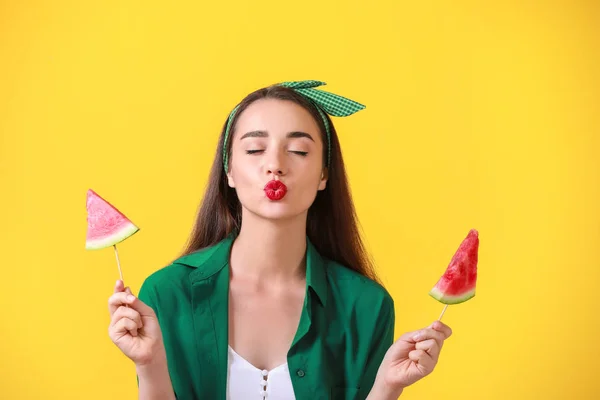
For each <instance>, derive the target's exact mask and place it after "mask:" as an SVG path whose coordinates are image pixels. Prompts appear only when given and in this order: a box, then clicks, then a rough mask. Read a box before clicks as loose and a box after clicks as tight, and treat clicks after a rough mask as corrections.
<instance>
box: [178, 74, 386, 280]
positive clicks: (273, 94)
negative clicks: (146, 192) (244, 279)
mask: <svg viewBox="0 0 600 400" xmlns="http://www.w3.org/2000/svg"><path fill="white" fill-rule="evenodd" d="M265 98H270V99H279V100H285V101H293V102H294V103H296V104H298V105H300V106H301V107H303V108H305V109H306V110H307V111H308V112H309V113H310V114H311V115H312V116H313V118H314V120H315V121H316V122H317V124H318V125H319V130H320V131H321V135H322V136H321V137H322V139H323V144H324V145H323V160H324V162H325V160H326V156H327V138H326V133H325V132H326V131H325V126H324V125H323V120H322V119H321V117H320V114H319V113H318V111H317V110H316V109H315V106H314V105H313V104H312V103H311V102H309V101H308V100H306V99H305V98H304V97H303V96H301V95H300V94H298V93H297V92H295V91H294V90H292V89H289V88H285V87H282V86H277V85H275V86H270V87H267V88H263V89H259V90H257V91H255V92H252V93H250V94H249V95H248V96H246V98H244V99H243V100H242V101H241V102H240V104H239V108H238V110H237V112H236V114H235V116H234V118H233V121H232V123H231V132H230V138H229V139H228V144H227V151H228V154H230V153H231V143H232V142H233V140H232V139H233V135H234V132H235V126H236V121H237V119H238V117H239V115H240V114H241V113H242V112H243V111H244V110H245V109H246V108H247V107H248V106H249V105H250V104H252V103H253V102H254V101H256V100H259V99H265ZM326 117H327V119H328V122H329V127H330V133H331V159H330V165H329V167H328V181H327V186H326V188H325V189H324V190H321V191H319V192H318V193H317V196H316V198H315V201H314V202H313V204H312V205H311V207H310V208H309V210H308V217H307V219H308V220H307V225H306V231H307V232H306V233H307V236H308V238H309V240H310V241H311V242H312V243H313V245H314V246H315V247H316V249H317V251H318V252H319V253H320V254H321V255H322V256H324V257H325V258H328V259H330V260H333V261H336V262H338V263H340V264H342V265H344V266H345V267H347V268H350V269H352V270H354V271H357V272H359V273H360V274H362V275H364V276H366V277H368V278H370V279H372V280H374V281H376V282H379V279H378V277H377V275H376V273H375V270H374V268H373V262H372V260H371V259H370V257H369V255H368V253H367V251H366V249H365V246H364V244H363V241H362V239H361V236H360V232H359V227H358V218H357V215H356V211H355V208H354V203H353V202H352V196H351V194H350V188H349V185H348V179H347V177H346V169H345V167H344V160H343V158H342V152H341V149H340V143H339V140H338V136H337V132H336V130H335V127H334V126H333V123H332V122H331V119H330V118H329V116H326ZM226 126H227V121H225V123H224V125H223V129H222V131H221V136H220V138H219V145H218V146H217V151H216V154H215V158H214V161H213V164H212V168H211V171H210V176H209V179H208V183H207V187H206V192H205V194H204V197H203V200H202V203H201V205H200V208H199V210H198V214H197V217H196V221H195V224H194V227H193V229H192V233H191V235H190V237H189V240H188V242H187V245H186V247H185V250H184V251H183V254H182V255H187V254H190V253H193V252H195V251H198V250H200V249H203V248H206V247H209V246H212V245H214V244H216V243H218V242H220V241H221V240H223V239H225V238H226V237H227V236H229V235H230V234H231V233H237V232H239V229H240V226H241V222H242V207H241V204H240V201H239V200H238V197H237V194H236V192H235V189H232V188H231V187H229V185H228V183H227V173H226V171H225V168H224V166H223V138H224V135H225V128H226Z"/></svg>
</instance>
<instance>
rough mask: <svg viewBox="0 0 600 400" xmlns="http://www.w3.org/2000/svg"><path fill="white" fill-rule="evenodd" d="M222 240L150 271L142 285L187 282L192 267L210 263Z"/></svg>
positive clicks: (155, 285) (152, 286) (148, 286)
mask: <svg viewBox="0 0 600 400" xmlns="http://www.w3.org/2000/svg"><path fill="white" fill-rule="evenodd" d="M222 245H223V242H219V243H216V244H214V245H212V246H208V247H205V248H202V249H199V250H196V251H194V252H192V253H189V254H185V255H182V256H179V257H178V258H176V259H174V260H173V261H171V262H169V263H168V264H167V265H165V266H163V267H161V268H159V269H157V270H155V271H153V272H151V273H150V274H149V275H148V276H147V277H146V278H145V279H144V282H143V284H142V287H146V288H155V287H159V286H160V287H165V286H169V285H172V284H178V283H182V282H188V281H189V276H190V273H191V272H192V270H193V269H196V268H199V267H203V266H206V265H207V264H210V263H211V258H212V256H213V255H214V254H215V252H217V250H219V248H221V247H222Z"/></svg>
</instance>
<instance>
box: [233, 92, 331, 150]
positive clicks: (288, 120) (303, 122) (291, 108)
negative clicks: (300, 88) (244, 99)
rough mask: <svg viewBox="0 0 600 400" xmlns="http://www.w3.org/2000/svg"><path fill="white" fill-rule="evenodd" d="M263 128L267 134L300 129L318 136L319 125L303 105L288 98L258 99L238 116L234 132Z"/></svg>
mask: <svg viewBox="0 0 600 400" xmlns="http://www.w3.org/2000/svg"><path fill="white" fill-rule="evenodd" d="M253 130H265V131H267V132H269V134H273V135H276V134H284V135H285V134H287V133H288V132H293V131H302V132H306V133H310V134H313V135H314V137H315V140H317V137H318V136H320V135H319V134H318V133H319V126H318V125H317V122H316V121H315V120H314V118H313V116H312V115H311V114H310V113H309V112H308V111H307V110H305V109H304V107H302V106H300V105H298V104H296V103H294V102H293V101H289V100H277V99H260V100H257V101H255V102H253V103H252V104H250V105H249V106H248V107H247V108H246V109H245V110H244V111H243V112H242V113H241V114H240V116H239V118H238V120H237V123H236V132H237V133H242V134H243V133H244V132H248V131H253Z"/></svg>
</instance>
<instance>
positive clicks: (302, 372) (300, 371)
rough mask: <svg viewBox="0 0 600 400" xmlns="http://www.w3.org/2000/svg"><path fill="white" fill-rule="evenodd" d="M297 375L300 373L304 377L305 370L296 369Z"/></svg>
mask: <svg viewBox="0 0 600 400" xmlns="http://www.w3.org/2000/svg"><path fill="white" fill-rule="evenodd" d="M296 375H298V376H299V377H300V378H302V377H303V376H304V375H305V374H304V371H303V370H301V369H299V370H298V371H296Z"/></svg>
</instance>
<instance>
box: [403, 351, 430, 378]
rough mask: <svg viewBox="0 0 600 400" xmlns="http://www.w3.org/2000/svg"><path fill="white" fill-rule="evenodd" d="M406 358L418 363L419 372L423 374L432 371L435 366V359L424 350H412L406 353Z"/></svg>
mask: <svg viewBox="0 0 600 400" xmlns="http://www.w3.org/2000/svg"><path fill="white" fill-rule="evenodd" d="M408 358H410V359H411V360H412V361H413V362H414V363H416V364H418V365H419V366H420V367H421V368H420V369H421V372H423V373H425V374H428V373H430V372H431V371H433V368H434V367H435V360H434V359H433V358H432V357H431V356H430V355H429V354H427V352H426V351H424V350H413V351H411V352H409V353H408Z"/></svg>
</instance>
